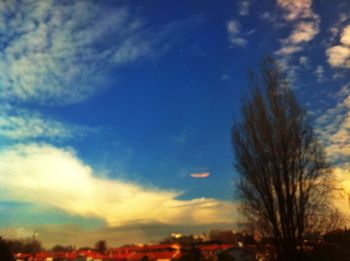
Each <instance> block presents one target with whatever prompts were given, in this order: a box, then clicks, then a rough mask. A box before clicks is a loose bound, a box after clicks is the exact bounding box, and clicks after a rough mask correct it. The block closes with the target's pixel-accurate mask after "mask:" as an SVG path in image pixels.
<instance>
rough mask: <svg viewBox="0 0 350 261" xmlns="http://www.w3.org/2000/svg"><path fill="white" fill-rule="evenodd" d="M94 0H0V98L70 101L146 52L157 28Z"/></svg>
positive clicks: (91, 91)
mask: <svg viewBox="0 0 350 261" xmlns="http://www.w3.org/2000/svg"><path fill="white" fill-rule="evenodd" d="M105 9H106V7H104V6H103V5H100V4H98V3H97V2H93V1H69V2H62V1H49V0H48V1H36V0H29V1H15V0H9V1H1V3H0V34H1V35H2V36H1V38H0V97H5V98H7V99H18V100H21V101H36V102H41V103H55V104H57V103H58V104H69V103H75V102H79V101H82V100H84V99H86V98H88V97H90V96H91V95H92V94H94V93H96V92H98V91H101V88H103V87H106V86H107V85H108V84H107V82H106V81H108V80H106V79H108V71H109V70H110V69H111V68H114V67H118V66H123V65H125V64H129V63H131V62H134V61H136V60H138V59H140V58H142V57H145V56H147V55H149V54H150V53H151V52H152V50H153V47H154V45H155V44H156V41H158V38H157V37H156V36H157V33H159V32H156V31H154V30H153V31H152V30H150V29H149V28H146V27H145V24H144V22H143V20H142V19H141V18H140V17H137V16H135V15H134V14H132V12H131V11H130V10H129V9H128V8H127V7H122V6H121V7H119V8H114V7H112V8H109V9H108V10H105Z"/></svg>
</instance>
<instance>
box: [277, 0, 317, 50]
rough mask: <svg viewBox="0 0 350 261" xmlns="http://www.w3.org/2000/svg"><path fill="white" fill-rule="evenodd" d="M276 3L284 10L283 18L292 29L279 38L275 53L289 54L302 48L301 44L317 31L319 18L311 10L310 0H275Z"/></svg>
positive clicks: (311, 37) (309, 39)
mask: <svg viewBox="0 0 350 261" xmlns="http://www.w3.org/2000/svg"><path fill="white" fill-rule="evenodd" d="M277 5H278V6H279V7H280V8H281V9H282V10H283V11H284V15H283V19H284V20H285V21H286V22H287V24H291V25H292V28H293V29H292V31H291V33H290V35H289V36H288V37H286V38H284V39H282V40H281V43H282V47H281V49H280V50H278V51H276V54H277V55H291V54H293V53H296V52H299V51H301V50H303V45H302V44H303V43H306V42H309V41H311V40H312V39H314V38H315V36H316V35H317V34H318V33H319V24H320V18H319V16H318V15H316V14H315V13H314V12H313V10H312V0H277Z"/></svg>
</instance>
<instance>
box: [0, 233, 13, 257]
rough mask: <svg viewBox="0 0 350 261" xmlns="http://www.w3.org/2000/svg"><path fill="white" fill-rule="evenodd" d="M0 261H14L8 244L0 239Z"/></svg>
mask: <svg viewBox="0 0 350 261" xmlns="http://www.w3.org/2000/svg"><path fill="white" fill-rule="evenodd" d="M0 260H2V261H14V260H15V258H14V257H13V255H12V253H11V248H10V246H9V243H8V242H6V241H5V240H3V239H2V238H1V237H0Z"/></svg>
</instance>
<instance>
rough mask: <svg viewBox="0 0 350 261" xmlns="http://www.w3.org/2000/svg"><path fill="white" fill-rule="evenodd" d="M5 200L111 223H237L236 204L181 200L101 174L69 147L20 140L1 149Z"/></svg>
mask: <svg viewBox="0 0 350 261" xmlns="http://www.w3.org/2000/svg"><path fill="white" fill-rule="evenodd" d="M0 173H6V175H1V176H0V182H1V188H0V191H1V194H2V195H4V196H3V197H2V200H9V201H15V202H29V203H35V204H42V205H47V206H51V207H55V208H58V209H61V210H63V211H65V212H67V213H70V214H72V215H79V216H84V217H94V218H99V219H102V220H104V221H105V222H106V223H107V224H108V225H109V226H120V225H125V224H134V223H154V222H156V223H157V222H158V223H166V224H209V223H217V222H219V223H221V222H223V223H225V222H226V223H229V222H232V217H233V214H234V205H233V204H232V203H231V202H226V201H220V200H216V199H211V198H194V199H189V200H180V199H177V197H178V196H180V195H181V192H179V191H164V190H161V189H158V188H149V187H144V186H142V185H140V184H134V183H129V182H126V181H121V180H117V179H107V178H100V177H97V176H96V175H95V173H94V170H93V169H92V168H91V167H90V166H88V165H86V164H84V163H83V162H82V161H81V160H79V159H78V157H77V155H76V154H75V153H74V152H73V151H71V150H67V149H59V148H56V147H53V146H50V145H39V144H30V145H17V146H14V147H11V148H7V149H6V150H3V151H1V152H0Z"/></svg>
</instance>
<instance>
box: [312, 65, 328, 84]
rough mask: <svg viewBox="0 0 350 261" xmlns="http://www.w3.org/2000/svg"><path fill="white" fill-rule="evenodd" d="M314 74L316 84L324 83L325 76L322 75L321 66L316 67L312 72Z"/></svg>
mask: <svg viewBox="0 0 350 261" xmlns="http://www.w3.org/2000/svg"><path fill="white" fill-rule="evenodd" d="M314 74H315V76H316V79H317V81H318V82H323V81H325V79H326V78H325V75H324V68H323V66H322V65H318V66H317V67H316V69H315V71H314Z"/></svg>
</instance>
